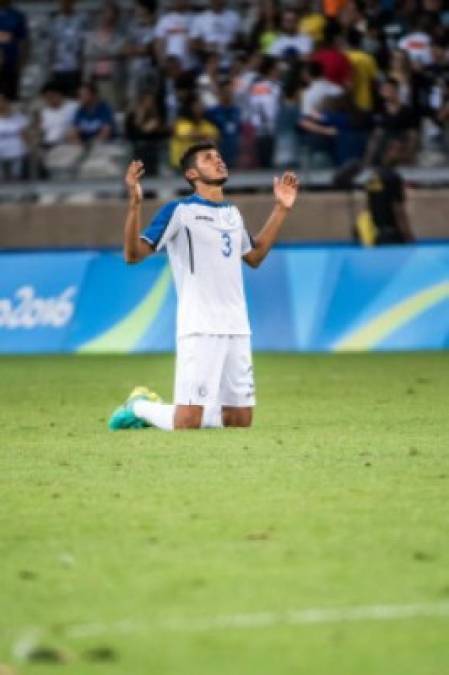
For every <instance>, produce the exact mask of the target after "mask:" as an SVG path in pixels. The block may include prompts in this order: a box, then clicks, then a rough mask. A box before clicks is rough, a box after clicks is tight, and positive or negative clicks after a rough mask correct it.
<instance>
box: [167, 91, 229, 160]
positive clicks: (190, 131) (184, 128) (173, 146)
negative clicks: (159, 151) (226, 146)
mask: <svg viewBox="0 0 449 675" xmlns="http://www.w3.org/2000/svg"><path fill="white" fill-rule="evenodd" d="M219 135H220V134H219V131H218V129H217V127H216V126H215V124H212V123H211V122H209V121H208V120H207V119H206V118H205V116H204V109H203V106H202V104H201V101H200V100H199V99H198V98H194V99H192V100H191V101H189V102H188V103H186V104H185V106H184V108H183V110H182V111H181V114H180V115H179V117H178V119H177V120H176V121H175V124H174V128H173V135H172V137H171V139H170V163H171V165H172V167H173V168H174V169H179V160H180V159H181V157H182V156H183V154H184V153H185V152H186V151H187V149H188V148H189V147H190V146H191V145H193V144H195V143H200V142H202V141H207V140H212V141H218V140H219Z"/></svg>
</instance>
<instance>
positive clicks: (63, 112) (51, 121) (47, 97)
mask: <svg viewBox="0 0 449 675" xmlns="http://www.w3.org/2000/svg"><path fill="white" fill-rule="evenodd" d="M42 98H43V100H44V105H43V106H42V108H41V109H40V111H39V113H38V131H39V136H40V142H41V144H42V146H43V147H44V148H45V149H49V148H52V147H54V146H55V145H59V144H60V143H64V142H65V141H66V140H67V134H68V133H69V132H70V129H71V127H72V124H73V121H74V119H75V114H76V111H77V110H78V106H79V104H78V103H77V101H74V100H69V99H67V98H66V97H65V96H64V94H63V92H62V91H61V88H60V86H59V84H58V83H56V82H48V83H47V84H46V85H45V86H44V87H43V89H42Z"/></svg>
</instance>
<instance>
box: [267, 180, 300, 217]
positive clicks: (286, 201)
mask: <svg viewBox="0 0 449 675" xmlns="http://www.w3.org/2000/svg"><path fill="white" fill-rule="evenodd" d="M298 190H299V182H298V179H297V177H296V175H295V174H294V173H292V172H291V171H286V172H285V173H284V174H282V176H281V177H280V178H278V177H277V176H276V177H275V178H274V180H273V192H274V198H275V200H276V202H277V203H278V204H280V205H281V206H283V207H284V208H286V209H291V208H292V206H293V204H294V203H295V201H296V197H297V196H298Z"/></svg>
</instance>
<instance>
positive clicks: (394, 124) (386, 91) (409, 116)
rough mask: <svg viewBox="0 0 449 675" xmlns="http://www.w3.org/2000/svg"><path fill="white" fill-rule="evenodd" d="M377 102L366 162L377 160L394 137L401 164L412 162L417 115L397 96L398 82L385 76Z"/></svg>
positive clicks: (398, 92)
mask: <svg viewBox="0 0 449 675" xmlns="http://www.w3.org/2000/svg"><path fill="white" fill-rule="evenodd" d="M379 93H380V97H381V104H380V108H379V110H378V111H377V114H376V115H375V118H374V127H375V129H374V132H373V135H372V137H371V139H370V144H369V148H368V156H367V163H373V162H376V161H378V159H379V157H380V155H381V154H382V153H383V149H384V146H385V145H386V143H388V141H390V140H392V139H394V140H397V141H399V142H400V143H401V144H402V157H403V160H404V162H405V163H411V162H413V161H414V158H415V154H416V150H417V145H418V130H419V118H418V116H417V113H416V111H415V110H414V109H413V108H411V107H409V106H407V105H404V104H403V103H402V102H401V99H400V90H399V83H398V82H397V81H396V80H395V79H393V78H391V77H389V78H387V79H386V80H385V81H384V82H383V83H382V84H381V86H380V91H379Z"/></svg>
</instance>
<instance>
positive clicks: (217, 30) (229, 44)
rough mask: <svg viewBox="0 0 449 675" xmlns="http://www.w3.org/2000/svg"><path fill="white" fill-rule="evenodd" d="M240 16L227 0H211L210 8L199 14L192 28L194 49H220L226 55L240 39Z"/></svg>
mask: <svg viewBox="0 0 449 675" xmlns="http://www.w3.org/2000/svg"><path fill="white" fill-rule="evenodd" d="M240 24H241V21H240V17H239V15H238V14H237V12H236V11H234V10H233V9H228V8H227V6H226V2H225V0H211V1H210V9H205V10H204V11H202V12H200V13H199V14H197V15H196V16H195V17H194V19H193V21H192V27H191V30H190V39H191V45H192V48H193V50H194V51H195V52H196V53H198V54H204V53H208V52H211V51H213V52H215V51H218V52H219V53H220V54H222V55H224V54H225V52H227V50H229V49H232V48H233V47H236V46H237V45H238V43H239V40H240V37H241V36H240Z"/></svg>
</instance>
